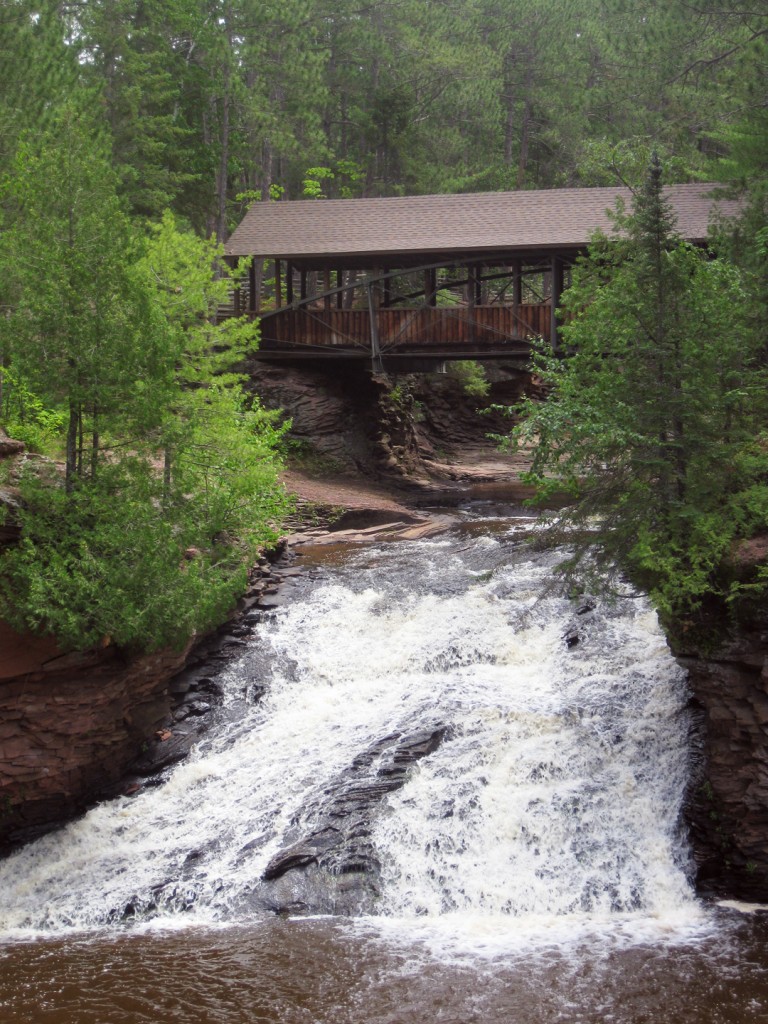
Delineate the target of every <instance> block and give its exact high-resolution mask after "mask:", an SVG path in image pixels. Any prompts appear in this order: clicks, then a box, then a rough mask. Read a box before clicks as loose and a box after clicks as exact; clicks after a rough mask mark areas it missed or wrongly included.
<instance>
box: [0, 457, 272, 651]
mask: <svg viewBox="0 0 768 1024" xmlns="http://www.w3.org/2000/svg"><path fill="white" fill-rule="evenodd" d="M161 490H162V481H161V480H159V479H158V476H157V474H156V473H154V472H152V469H151V466H150V465H149V463H147V462H146V461H144V460H139V459H123V460H121V462H120V463H119V464H118V465H115V466H110V467H107V468H106V469H105V470H104V472H103V473H102V474H101V475H100V477H99V479H98V481H96V482H90V481H89V482H85V483H83V484H82V485H80V486H78V487H77V488H76V490H75V491H74V492H73V493H72V494H71V495H67V494H66V493H65V492H64V490H63V489H62V488H56V487H54V488H51V487H50V486H42V485H41V484H40V482H39V481H35V480H34V479H27V480H26V481H25V482H24V485H23V496H24V500H25V507H24V509H23V511H22V512H21V521H22V528H23V537H22V541H21V543H20V544H19V545H18V546H17V547H14V548H10V549H8V550H6V551H4V552H3V554H2V555H0V614H2V616H3V618H4V619H6V620H7V621H8V622H10V623H11V624H13V625H15V626H17V627H18V628H21V629H31V630H33V631H35V632H38V633H51V634H53V635H55V636H56V638H57V640H58V642H59V643H60V644H61V645H62V646H64V647H65V648H73V649H74V648H78V649H82V648H85V647H89V646H93V645H98V644H101V643H104V642H107V641H110V642H113V643H116V644H119V645H120V646H121V647H123V648H125V649H128V650H154V649H156V648H159V647H162V646H166V645H169V644H170V645H174V646H176V647H181V646H182V645H183V644H184V643H185V642H186V641H187V640H188V639H189V638H190V637H191V636H192V635H193V634H194V632H195V630H204V629H206V628H208V627H210V626H212V625H215V624H216V623H217V622H220V621H221V619H222V618H223V617H224V616H225V615H226V613H227V611H228V610H229V609H230V608H231V607H232V605H233V604H234V602H235V600H236V598H237V596H238V594H239V593H241V592H242V591H243V589H244V587H245V582H246V566H247V562H246V561H245V559H244V558H243V557H242V555H243V554H247V553H251V554H252V552H253V549H252V547H250V545H249V546H248V547H246V549H244V550H240V549H237V548H234V547H230V548H226V547H222V546H221V545H216V544H212V543H211V539H210V536H207V534H208V532H209V528H208V529H206V528H204V527H202V526H201V520H200V519H199V518H198V515H199V513H200V511H201V505H203V504H205V501H206V500H207V499H205V498H202V497H198V498H197V499H191V500H189V501H187V502H184V501H181V500H180V501H178V502H176V503H174V504H173V505H172V506H171V509H172V514H169V511H168V504H167V503H166V502H164V501H162V500H161V499H162V497H163V496H162V493H161ZM259 511H262V510H261V509H260V510H259ZM274 511H275V513H276V514H278V513H279V504H276V506H275V508H274ZM255 535H258V537H259V539H260V540H262V541H263V540H265V539H268V538H269V536H270V531H269V529H266V528H264V527H263V526H262V527H261V529H260V530H258V531H255ZM255 535H254V536H253V537H252V540H255ZM191 549H194V551H192V550H191ZM185 552H187V553H188V554H194V557H191V558H185Z"/></svg>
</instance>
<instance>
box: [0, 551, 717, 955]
mask: <svg viewBox="0 0 768 1024" xmlns="http://www.w3.org/2000/svg"><path fill="white" fill-rule="evenodd" d="M355 557H357V566H356V565H355V560H354V557H353V559H352V563H351V564H350V565H349V566H347V567H346V568H344V569H342V570H340V571H339V572H338V573H337V574H336V575H335V576H334V577H333V578H329V579H328V580H326V581H325V582H323V581H321V582H320V583H318V584H317V585H316V586H315V587H314V589H313V590H311V592H309V593H308V594H307V596H306V598H305V599H303V600H301V601H297V602H296V603H295V604H293V605H291V606H289V607H286V608H284V609H281V610H280V612H279V613H278V614H277V615H276V616H275V619H274V622H273V623H272V625H271V626H269V627H268V628H267V629H265V630H263V631H262V632H260V634H259V636H257V637H256V638H255V639H254V641H253V645H252V649H251V650H250V651H248V652H247V653H246V654H245V656H244V657H243V659H242V660H241V661H240V662H239V663H237V664H235V665H233V666H232V667H231V668H230V669H229V670H228V671H227V673H226V677H225V682H226V685H227V686H228V698H227V702H226V709H227V714H226V715H224V717H223V720H222V723H221V724H220V726H219V727H218V728H217V730H216V731H215V732H212V734H211V736H210V737H209V738H207V739H206V740H205V742H204V743H202V744H201V745H200V748H199V749H198V750H197V751H196V752H194V753H193V755H192V756H191V757H190V759H189V760H187V761H186V762H185V763H183V764H181V765H179V766H178V767H177V768H176V769H175V771H173V773H172V774H171V777H170V779H169V781H168V782H167V783H166V784H165V785H163V786H161V787H158V788H155V789H148V790H146V791H144V792H142V793H141V794H140V795H139V796H138V797H134V798H130V799H129V798H122V799H118V800H114V801H110V802H108V803H104V804H102V805H100V806H99V807H96V808H94V809H93V810H92V811H91V812H90V813H89V814H87V815H85V816H84V817H83V818H82V819H80V820H79V821H76V822H73V823H72V824H70V825H68V826H67V827H66V828H65V829H63V830H62V831H60V832H57V833H55V834H53V835H49V836H47V837H44V838H43V839H41V840H39V841H38V842H36V843H34V844H31V845H29V846H28V847H25V848H24V849H22V850H20V851H18V852H17V853H16V854H15V855H14V856H12V857H11V858H9V859H7V860H6V861H4V862H3V863H2V864H0V930H2V932H4V933H5V934H6V935H10V934H16V935H21V934H30V933H34V932H36V931H37V932H40V931H44V932H48V933H50V932H60V931H65V930H68V929H83V928H103V927H105V926H107V925H108V924H110V923H111V922H114V921H117V920H119V919H121V918H122V916H123V913H124V909H125V908H126V906H128V905H131V906H132V908H133V910H132V913H134V914H135V915H136V917H137V919H141V918H142V917H144V916H146V914H147V913H149V912H151V913H153V914H158V915H159V922H160V925H159V926H162V922H163V921H164V920H165V921H168V922H171V921H173V920H174V918H176V919H178V920H179V921H182V920H183V921H184V922H185V924H186V923H187V922H194V923H198V924H201V925H210V924H216V923H219V924H220V923H223V922H234V923H239V922H241V921H242V920H244V919H246V918H247V915H248V895H249V893H251V892H252V891H253V890H254V889H255V888H256V887H257V884H258V880H259V878H260V875H261V873H262V872H263V870H264V868H265V867H266V865H267V864H268V863H269V860H270V859H271V858H272V857H273V856H274V855H275V854H276V853H277V852H278V851H279V850H281V849H282V848H284V847H285V846H286V845H288V844H289V843H290V842H292V841H294V840H295V839H296V838H297V837H298V836H299V835H300V834H301V829H302V827H303V826H305V825H306V824H307V821H308V819H307V813H308V812H307V808H311V807H313V806H317V805H318V801H321V799H322V795H323V794H324V793H326V792H327V791H328V790H329V788H330V787H331V786H332V785H333V783H334V781H335V780H338V778H339V777H340V775H341V773H343V772H344V771H345V769H347V768H348V767H349V765H350V764H351V762H352V761H353V759H354V758H355V757H356V756H357V755H359V754H360V753H361V752H362V751H365V750H366V749H367V748H368V747H370V746H371V744H374V743H376V742H377V741H379V740H381V739H382V738H383V737H385V736H387V735H390V734H392V733H393V732H398V733H400V734H401V735H404V736H407V735H408V734H411V733H417V732H419V731H422V730H425V729H431V730H434V729H436V728H445V729H446V734H445V738H444V740H443V742H442V744H441V745H440V747H439V748H438V749H437V750H436V751H434V752H433V753H432V754H430V755H429V756H427V757H425V758H423V759H422V760H421V761H419V762H418V763H417V764H416V765H414V766H413V768H412V769H411V771H410V775H409V777H408V780H407V782H406V784H405V785H404V786H403V788H402V789H400V790H399V791H397V792H393V793H390V794H389V795H388V796H387V797H386V799H385V802H384V804H383V806H382V808H381V814H380V815H379V817H378V819H377V820H376V823H375V828H374V836H373V840H374V844H375V848H376V851H377V855H378V858H379V860H380V862H381V864H382V896H381V901H380V903H381V907H380V911H381V918H380V919H378V921H377V925H376V927H377V928H379V929H381V934H387V935H389V936H390V937H392V936H394V935H395V934H402V935H405V934H408V935H410V936H411V938H419V939H420V940H423V941H424V942H427V944H430V945H431V946H433V947H434V948H435V949H443V951H444V952H446V951H448V950H449V948H459V947H461V948H464V947H466V948H475V949H476V950H478V951H480V952H482V951H483V950H485V951H486V952H487V951H489V950H497V951H498V950H499V949H504V948H506V949H510V948H513V947H516V944H517V946H518V947H519V946H520V944H521V943H523V942H525V943H528V944H530V943H531V942H540V943H546V944H548V943H552V942H563V941H566V937H567V936H570V937H571V939H572V938H573V937H574V936H581V935H584V934H586V933H588V932H589V933H594V932H595V931H596V930H597V931H598V932H599V931H602V932H606V931H612V932H613V933H614V934H615V935H617V936H620V937H623V938H622V941H624V940H625V939H626V940H627V941H629V937H634V938H633V939H632V941H639V942H641V941H646V940H647V939H649V937H650V936H651V935H654V936H655V937H656V939H658V937H659V936H660V935H665V934H666V935H667V936H674V935H680V934H683V933H686V934H691V933H692V932H693V931H696V929H698V928H701V927H702V926H703V925H702V921H703V911H702V910H701V909H700V907H699V904H698V903H697V902H696V900H695V899H694V898H693V896H692V893H691V889H690V886H689V884H688V881H687V878H686V867H687V853H686V849H685V845H684V842H683V840H682V837H681V832H680V826H679V815H680V805H681V800H682V796H683V792H684V787H685V780H686V776H687V770H688V769H687V730H688V723H687V718H686V716H685V713H684V711H683V708H684V705H685V700H686V692H685V685H684V679H683V675H682V672H681V670H680V669H679V668H678V667H677V665H676V664H675V662H674V660H673V659H672V658H671V656H670V654H669V652H668V650H667V647H666V644H665V643H664V639H663V636H662V635H661V632H660V630H659V627H658V624H657V622H656V617H655V615H654V613H653V612H652V610H651V609H650V608H649V607H648V606H647V605H646V604H645V603H644V602H642V601H637V600H625V601H622V602H619V603H618V604H617V605H616V606H615V607H602V606H600V607H598V608H597V609H596V610H595V611H594V612H588V613H586V614H584V615H582V616H577V615H576V607H575V606H574V604H573V603H572V602H569V601H567V600H565V599H564V598H561V597H556V596H551V595H549V596H548V594H547V588H548V584H549V582H550V580H551V574H552V564H553V557H552V556H551V555H531V554H530V553H529V552H527V551H525V550H524V549H520V548H519V547H516V546H515V545H514V544H513V543H512V542H511V541H510V539H509V538H507V539H505V538H503V537H501V538H496V539H494V538H490V537H482V536H481V537H477V538H473V539H471V540H467V539H466V538H460V539H459V540H456V539H454V538H439V539H438V540H433V541H422V542H417V543H414V544H401V545H397V546H390V547H389V548H386V549H382V550H381V551H378V552H377V553H376V559H372V557H371V551H370V549H368V550H367V551H365V552H363V553H361V554H359V555H358V556H355ZM372 561H378V563H379V564H378V565H375V566H373V567H370V563H371V562H372ZM574 622H575V623H576V624H577V626H578V630H579V636H580V642H579V643H578V645H577V646H575V647H573V648H570V649H569V647H568V646H567V645H566V643H565V641H564V632H565V631H566V630H567V629H568V628H569V627H570V626H572V625H573V624H574ZM254 676H256V677H257V681H262V680H266V681H267V682H268V689H267V693H266V696H265V698H264V699H263V700H262V701H261V703H259V704H258V705H255V706H254V705H253V704H249V703H247V702H245V701H243V700H242V696H241V695H242V692H243V690H244V688H245V687H246V686H247V685H248V682H249V680H250V681H253V679H254ZM153 908H156V909H153ZM370 922H371V919H366V924H365V925H364V927H366V928H367V927H371V924H370ZM452 944H453V945H452ZM457 944H458V945H457ZM446 955H448V954H447V952H446Z"/></svg>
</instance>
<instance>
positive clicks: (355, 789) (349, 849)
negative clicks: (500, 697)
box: [241, 726, 447, 914]
mask: <svg viewBox="0 0 768 1024" xmlns="http://www.w3.org/2000/svg"><path fill="white" fill-rule="evenodd" d="M446 733H447V730H446V728H445V727H444V726H437V727H435V728H434V729H431V730H423V731H420V732H417V733H412V734H411V735H406V736H403V735H402V734H400V733H392V734H390V735H389V736H386V737H384V738H383V739H381V740H378V741H377V742H376V743H373V744H371V746H370V747H368V748H367V749H366V750H364V751H363V752H362V753H360V754H358V756H357V757H356V758H355V759H354V761H353V762H352V764H351V765H350V766H349V768H348V769H347V770H346V771H344V772H342V773H341V775H340V776H339V778H338V779H337V781H336V783H335V784H334V785H333V786H331V787H329V788H328V789H327V790H326V792H325V794H324V797H323V798H321V800H320V801H318V804H317V805H316V806H312V807H308V808H305V814H306V816H307V818H308V819H309V820H311V821H313V822H317V823H318V824H317V825H316V826H315V827H314V828H311V829H310V830H309V831H308V832H307V833H306V834H305V835H303V836H301V837H300V838H298V839H296V840H295V841H294V842H292V843H291V844H290V845H289V846H286V847H285V848H284V849H282V850H281V851H280V852H279V853H278V854H276V855H275V856H274V857H273V858H272V859H271V860H270V862H269V864H268V865H267V866H266V868H265V869H264V871H263V873H262V886H261V887H260V888H259V893H258V898H259V900H260V901H262V903H263V905H264V906H266V907H268V908H269V909H271V910H272V911H273V912H274V913H289V912H290V913H334V914H356V913H363V912H366V910H367V911H370V910H371V909H372V908H373V905H374V903H375V899H376V898H377V896H378V894H379V882H378V879H379V872H380V864H379V862H378V859H377V855H376V850H375V848H374V846H373V843H372V842H371V838H370V837H371V835H372V831H373V823H374V821H375V819H376V817H377V815H378V814H379V813H380V811H381V808H382V802H383V800H384V798H385V797H386V796H387V794H389V793H392V792H394V791H395V790H397V789H400V788H401V787H402V786H403V785H404V784H405V781H406V778H407V776H408V772H409V770H410V768H411V767H412V766H413V765H414V764H415V763H416V762H417V761H419V760H420V759H421V758H423V757H426V756H428V755H429V754H431V753H433V752H434V751H435V750H437V748H438V747H439V746H440V744H441V743H442V742H443V740H444V738H445V736H446ZM259 842H260V841H258V840H255V841H254V842H253V843H250V844H247V845H246V846H244V847H243V849H242V850H241V854H245V853H246V852H247V851H248V850H249V849H254V848H257V846H258V845H259ZM299 906H301V908H302V909H297V908H298V907H299Z"/></svg>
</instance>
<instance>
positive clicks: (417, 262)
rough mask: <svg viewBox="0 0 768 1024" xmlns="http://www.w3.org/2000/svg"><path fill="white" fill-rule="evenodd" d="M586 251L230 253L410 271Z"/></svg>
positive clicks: (316, 266) (568, 256) (301, 263)
mask: <svg viewBox="0 0 768 1024" xmlns="http://www.w3.org/2000/svg"><path fill="white" fill-rule="evenodd" d="M584 251H585V247H584V246H583V245H581V246H580V245H568V246H563V245H557V246H549V245H539V246H524V247H520V246H511V247H510V248H508V249H507V248H499V247H497V248H494V249H485V248H482V247H478V248H469V249H453V250H443V249H423V250H419V251H418V252H416V251H414V250H402V249H384V250H377V251H375V252H374V251H371V252H366V253H360V252H355V253H351V252H334V253H328V252H324V253H320V252H318V253H302V254H301V255H297V254H296V253H292V252H275V253H263V252H231V251H228V255H229V256H234V257H245V256H254V257H256V258H258V259H269V260H284V261H286V262H289V263H291V264H293V266H294V267H295V268H296V269H297V270H307V271H311V270H381V269H382V268H387V269H388V270H401V269H402V270H407V269H408V268H413V269H418V268H420V267H427V266H445V267H448V266H452V265H469V264H472V263H487V264H491V265H493V264H506V263H511V262H513V261H515V260H519V261H520V262H522V263H524V264H526V263H528V264H530V263H535V262H538V261H541V260H543V259H550V258H551V257H552V256H559V257H561V258H562V259H564V260H568V261H572V260H574V259H576V257H577V256H578V255H579V254H580V253H582V252H584Z"/></svg>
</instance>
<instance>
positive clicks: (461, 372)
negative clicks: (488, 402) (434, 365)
mask: <svg viewBox="0 0 768 1024" xmlns="http://www.w3.org/2000/svg"><path fill="white" fill-rule="evenodd" d="M448 372H449V373H450V375H451V376H452V377H455V378H456V380H458V381H460V383H461V386H462V388H463V389H464V390H465V391H466V393H467V394H468V395H471V396H472V398H485V397H486V396H487V394H488V392H489V391H490V390H491V385H490V382H489V381H488V378H487V377H486V375H485V370H484V369H483V367H482V366H481V365H480V363H477V362H475V361H474V360H473V359H457V360H455V361H454V362H452V363H450V364H449V366H448Z"/></svg>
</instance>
